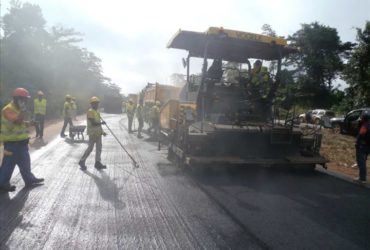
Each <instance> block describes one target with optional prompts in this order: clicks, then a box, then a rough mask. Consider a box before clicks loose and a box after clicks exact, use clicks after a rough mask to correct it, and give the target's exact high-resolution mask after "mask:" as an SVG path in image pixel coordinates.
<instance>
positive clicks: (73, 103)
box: [71, 101, 77, 110]
mask: <svg viewBox="0 0 370 250" xmlns="http://www.w3.org/2000/svg"><path fill="white" fill-rule="evenodd" d="M71 103H72V105H71V107H72V110H77V105H76V103H75V102H74V101H72V102H71Z"/></svg>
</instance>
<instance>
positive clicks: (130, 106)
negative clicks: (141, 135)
mask: <svg viewBox="0 0 370 250" xmlns="http://www.w3.org/2000/svg"><path fill="white" fill-rule="evenodd" d="M135 108H136V107H135V104H134V103H133V101H132V100H131V99H130V100H129V101H128V103H127V104H126V113H127V120H128V132H129V133H132V122H133V120H134V116H135Z"/></svg>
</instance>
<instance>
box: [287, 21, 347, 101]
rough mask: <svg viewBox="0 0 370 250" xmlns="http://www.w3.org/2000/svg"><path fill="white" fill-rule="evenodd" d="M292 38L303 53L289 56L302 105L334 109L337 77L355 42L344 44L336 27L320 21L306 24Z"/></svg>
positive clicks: (292, 42)
mask: <svg viewBox="0 0 370 250" xmlns="http://www.w3.org/2000/svg"><path fill="white" fill-rule="evenodd" d="M288 40H289V41H290V42H291V46H293V47H296V48H297V49H299V53H296V54H292V55H290V56H289V57H288V59H287V61H286V62H285V65H286V66H288V67H289V68H292V69H293V72H294V78H295V81H296V84H297V91H298V92H299V94H301V98H300V99H299V102H300V104H301V105H303V106H307V107H320V108H330V107H331V106H332V105H333V104H334V103H333V101H334V100H335V98H332V94H333V91H334V88H333V80H335V79H336V78H337V77H338V76H339V74H340V72H341V71H342V70H343V59H345V58H347V57H348V53H349V51H350V50H351V48H352V46H353V44H351V43H342V42H341V41H340V38H339V36H338V32H337V30H336V29H335V28H331V27H328V26H324V25H321V24H319V23H317V22H314V23H311V24H302V27H301V29H300V30H298V31H297V32H295V33H294V34H293V35H292V36H289V38H288Z"/></svg>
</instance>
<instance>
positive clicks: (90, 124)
mask: <svg viewBox="0 0 370 250" xmlns="http://www.w3.org/2000/svg"><path fill="white" fill-rule="evenodd" d="M99 103H100V100H99V98H98V97H96V96H93V97H91V98H90V105H91V108H90V109H89V110H88V111H87V134H88V135H89V146H88V147H87V149H86V151H85V153H84V154H83V156H82V158H81V160H80V161H79V162H78V164H79V165H80V169H81V170H86V164H85V162H86V159H87V157H89V155H90V153H91V152H92V150H93V149H94V145H95V144H96V152H95V168H96V169H98V170H100V169H104V168H107V167H106V166H105V165H103V164H102V163H101V151H102V135H104V136H106V135H107V134H106V133H105V132H104V131H103V128H102V126H101V125H102V124H105V122H102V121H101V118H100V113H99V111H98V108H99Z"/></svg>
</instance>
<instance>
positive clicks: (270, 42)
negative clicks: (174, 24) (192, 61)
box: [167, 27, 296, 63]
mask: <svg viewBox="0 0 370 250" xmlns="http://www.w3.org/2000/svg"><path fill="white" fill-rule="evenodd" d="M207 43H208V53H207V57H208V58H212V59H223V60H225V61H230V62H239V63H244V62H246V61H247V60H248V59H249V58H255V59H262V60H277V59H278V58H279V50H280V51H281V56H282V57H284V56H286V55H288V54H289V53H294V52H296V50H295V49H294V48H290V47H288V46H287V41H286V40H285V39H283V38H280V37H270V36H265V35H259V34H254V33H249V32H241V31H235V30H227V29H223V28H215V27H211V28H209V29H208V30H207V31H206V32H194V31H184V30H180V31H178V32H177V33H176V34H175V36H174V37H173V38H172V39H171V41H170V42H169V43H168V45H167V48H175V49H183V50H187V51H189V54H190V56H193V57H203V56H204V52H205V48H206V44H207Z"/></svg>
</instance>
